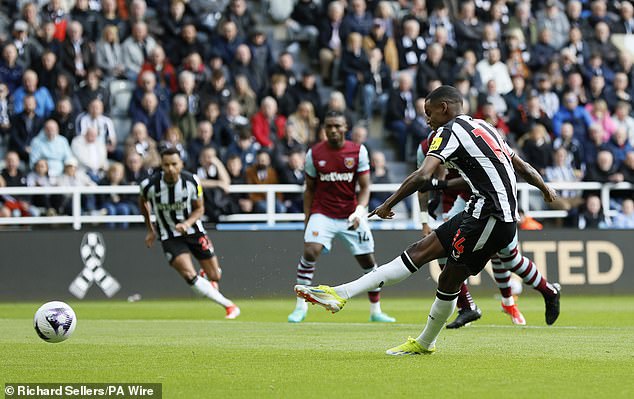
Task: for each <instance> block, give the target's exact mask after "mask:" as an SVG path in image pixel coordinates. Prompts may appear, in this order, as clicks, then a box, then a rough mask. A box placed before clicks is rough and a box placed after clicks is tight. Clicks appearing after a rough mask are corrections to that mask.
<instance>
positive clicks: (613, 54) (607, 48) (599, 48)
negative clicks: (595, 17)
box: [588, 21, 619, 80]
mask: <svg viewBox="0 0 634 399" xmlns="http://www.w3.org/2000/svg"><path fill="white" fill-rule="evenodd" d="M588 39H589V40H588V45H589V46H590V49H591V51H592V52H593V53H598V54H599V55H600V56H601V59H602V60H603V62H604V63H605V65H606V66H607V67H608V68H610V69H611V70H614V69H615V68H616V66H617V64H618V61H619V50H618V48H617V47H616V46H615V45H614V44H613V43H612V42H611V41H610V27H609V25H608V24H607V23H605V22H603V21H601V22H598V23H597V24H596V25H595V26H594V37H591V38H588ZM606 80H607V79H606Z"/></svg>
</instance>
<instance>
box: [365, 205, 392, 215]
mask: <svg viewBox="0 0 634 399" xmlns="http://www.w3.org/2000/svg"><path fill="white" fill-rule="evenodd" d="M374 215H376V216H378V217H380V218H381V219H392V218H393V217H394V211H392V208H390V207H388V206H387V205H385V203H382V204H381V205H379V206H378V207H376V208H375V209H374V210H373V211H372V212H370V214H369V215H368V218H369V217H371V216H374Z"/></svg>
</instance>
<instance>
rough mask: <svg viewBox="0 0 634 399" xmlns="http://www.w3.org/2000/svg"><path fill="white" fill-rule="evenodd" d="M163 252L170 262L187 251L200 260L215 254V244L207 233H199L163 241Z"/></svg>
mask: <svg viewBox="0 0 634 399" xmlns="http://www.w3.org/2000/svg"><path fill="white" fill-rule="evenodd" d="M161 245H162V246H163V252H164V253H165V257H166V258H167V261H168V262H170V263H171V262H172V260H173V259H174V258H176V257H177V256H178V255H180V254H183V253H185V252H191V253H192V255H194V257H195V258H196V259H198V260H204V259H210V258H213V257H214V256H215V254H214V246H213V244H212V243H211V241H210V240H209V237H207V234H203V233H197V234H190V235H186V236H182V237H174V238H168V239H167V240H164V241H161Z"/></svg>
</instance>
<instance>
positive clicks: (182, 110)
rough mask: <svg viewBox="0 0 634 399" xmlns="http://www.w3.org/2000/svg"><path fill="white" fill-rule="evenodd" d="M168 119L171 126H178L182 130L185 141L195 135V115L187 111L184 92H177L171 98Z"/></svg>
mask: <svg viewBox="0 0 634 399" xmlns="http://www.w3.org/2000/svg"><path fill="white" fill-rule="evenodd" d="M170 121H171V123H172V125H173V126H176V127H178V128H179V129H180V130H181V132H183V139H184V140H185V142H188V141H190V140H191V139H193V138H194V136H195V135H196V117H195V115H194V114H192V113H191V112H190V111H189V109H188V107H187V97H186V96H185V95H184V94H177V95H175V96H174V98H173V99H172V112H171V114H170Z"/></svg>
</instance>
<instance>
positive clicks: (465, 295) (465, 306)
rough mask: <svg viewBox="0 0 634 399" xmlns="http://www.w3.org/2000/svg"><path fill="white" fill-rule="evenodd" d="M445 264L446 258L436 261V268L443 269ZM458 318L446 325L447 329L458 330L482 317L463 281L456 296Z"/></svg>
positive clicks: (465, 282)
mask: <svg viewBox="0 0 634 399" xmlns="http://www.w3.org/2000/svg"><path fill="white" fill-rule="evenodd" d="M446 264H447V258H440V259H438V266H439V267H440V270H441V271H442V270H444V269H445V265H446ZM457 307H458V316H456V319H455V320H454V321H452V322H451V323H449V324H447V328H450V329H452V328H460V327H464V326H466V325H467V324H469V323H471V322H472V321H476V320H478V319H479V318H480V317H482V311H481V310H480V308H478V307H477V306H476V304H475V302H474V301H473V297H472V296H471V292H469V287H468V286H467V280H465V281H464V282H463V283H462V285H461V286H460V293H459V294H458V303H457Z"/></svg>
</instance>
